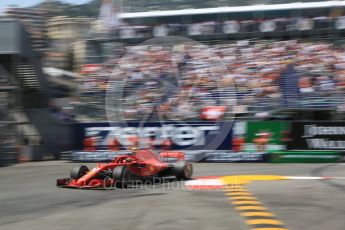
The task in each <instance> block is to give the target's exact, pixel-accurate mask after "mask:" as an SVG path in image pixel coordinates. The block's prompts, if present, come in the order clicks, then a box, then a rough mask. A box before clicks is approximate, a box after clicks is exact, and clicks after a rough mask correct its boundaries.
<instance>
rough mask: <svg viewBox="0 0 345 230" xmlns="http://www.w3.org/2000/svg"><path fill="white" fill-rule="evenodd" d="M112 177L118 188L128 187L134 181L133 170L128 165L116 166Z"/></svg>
mask: <svg viewBox="0 0 345 230" xmlns="http://www.w3.org/2000/svg"><path fill="white" fill-rule="evenodd" d="M112 177H113V179H114V186H115V187H116V188H127V187H128V186H129V184H130V183H131V181H132V174H131V171H130V170H129V169H128V167H126V166H117V167H115V168H114V170H113V174H112Z"/></svg>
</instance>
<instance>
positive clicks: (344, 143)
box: [288, 122, 345, 150]
mask: <svg viewBox="0 0 345 230" xmlns="http://www.w3.org/2000/svg"><path fill="white" fill-rule="evenodd" d="M291 136H292V137H293V141H292V142H291V143H290V144H289V146H288V148H289V149H318V150H345V124H344V123H342V122H294V123H293V124H292V135H291Z"/></svg>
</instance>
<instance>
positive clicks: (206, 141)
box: [77, 122, 232, 150]
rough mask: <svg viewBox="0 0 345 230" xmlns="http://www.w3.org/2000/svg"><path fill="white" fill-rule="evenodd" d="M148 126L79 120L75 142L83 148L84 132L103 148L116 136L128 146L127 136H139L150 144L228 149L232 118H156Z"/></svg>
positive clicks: (194, 148)
mask: <svg viewBox="0 0 345 230" xmlns="http://www.w3.org/2000/svg"><path fill="white" fill-rule="evenodd" d="M146 125H147V126H144V127H139V124H138V123H135V122H133V123H129V124H126V126H125V127H122V126H121V125H118V126H116V125H115V126H109V124H107V123H93V124H88V123H86V124H79V126H78V130H77V132H78V135H77V136H78V143H79V146H80V147H81V148H80V149H82V142H83V140H84V138H85V137H87V136H94V137H96V138H97V146H98V147H99V149H103V148H105V147H106V146H107V145H108V143H109V142H110V141H111V140H112V139H113V138H116V139H117V140H118V141H119V143H120V144H121V145H122V146H130V145H131V144H132V143H131V142H130V137H133V135H135V136H138V137H139V139H140V140H145V139H148V138H150V139H151V140H152V142H151V144H152V145H161V144H162V143H164V141H166V140H170V141H171V142H172V149H187V148H189V149H191V150H203V149H207V148H209V149H213V148H218V149H223V150H230V149H231V139H232V132H231V127H232V123H231V122H222V123H210V122H200V123H193V122H189V123H184V124H174V123H171V124H169V123H166V124H163V125H161V124H160V123H159V122H151V123H148V124H146ZM223 135H224V136H225V138H224V140H223V141H222V142H221V143H219V144H218V145H217V146H215V147H213V146H212V145H210V143H211V142H212V141H214V139H217V137H219V136H223Z"/></svg>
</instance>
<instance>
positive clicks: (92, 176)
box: [56, 150, 193, 188]
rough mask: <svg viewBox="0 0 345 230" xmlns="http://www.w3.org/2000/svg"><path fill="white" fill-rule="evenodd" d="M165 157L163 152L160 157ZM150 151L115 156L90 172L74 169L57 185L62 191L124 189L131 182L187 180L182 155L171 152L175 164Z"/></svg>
mask: <svg viewBox="0 0 345 230" xmlns="http://www.w3.org/2000/svg"><path fill="white" fill-rule="evenodd" d="M160 157H161V158H162V159H163V158H164V159H167V158H169V157H170V156H169V153H167V152H165V153H164V154H162V156H160ZM160 157H158V156H157V155H156V154H155V153H154V152H152V151H151V150H137V151H133V152H130V153H128V154H126V155H119V156H117V157H115V158H114V160H113V161H112V162H110V163H99V164H97V167H96V168H94V169H92V170H91V171H90V170H89V169H88V167H87V166H85V165H81V166H75V167H74V168H73V169H72V170H71V176H70V178H63V179H58V180H57V181H56V184H57V186H61V187H66V188H113V187H115V188H126V187H128V186H129V185H130V184H132V183H133V181H138V180H140V181H145V180H147V179H152V178H157V177H159V178H162V177H169V176H175V177H176V178H177V179H178V180H186V179H190V178H191V177H192V174H193V166H192V164H190V163H187V162H186V161H184V160H182V159H184V155H183V153H176V152H171V157H172V158H175V159H177V161H176V162H175V163H168V162H164V161H162V160H161V158H160Z"/></svg>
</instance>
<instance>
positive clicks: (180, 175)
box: [174, 161, 193, 180]
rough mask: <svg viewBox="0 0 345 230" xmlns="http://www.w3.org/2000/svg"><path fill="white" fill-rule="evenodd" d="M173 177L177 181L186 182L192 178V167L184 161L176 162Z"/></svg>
mask: <svg viewBox="0 0 345 230" xmlns="http://www.w3.org/2000/svg"><path fill="white" fill-rule="evenodd" d="M174 176H176V178H177V179H178V180H188V179H191V178H192V176H193V165H192V164H190V163H187V162H186V161H178V162H176V164H175V166H174Z"/></svg>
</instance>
